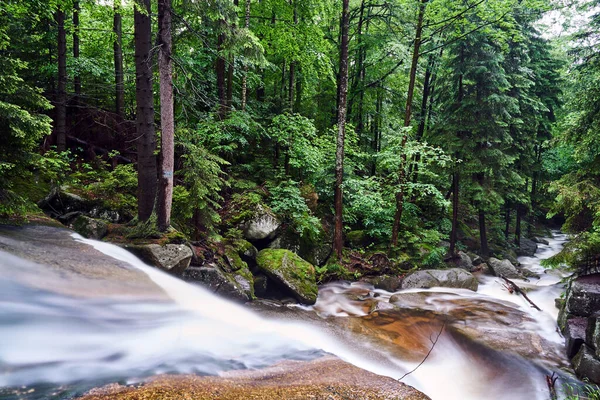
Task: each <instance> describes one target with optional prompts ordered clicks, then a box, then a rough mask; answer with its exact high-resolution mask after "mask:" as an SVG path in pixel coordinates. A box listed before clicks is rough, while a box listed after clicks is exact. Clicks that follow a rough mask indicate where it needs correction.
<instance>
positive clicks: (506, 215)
mask: <svg viewBox="0 0 600 400" xmlns="http://www.w3.org/2000/svg"><path fill="white" fill-rule="evenodd" d="M504 221H505V222H506V226H505V228H504V238H505V239H506V240H508V236H509V234H510V201H508V200H507V201H506V210H505V212H504Z"/></svg>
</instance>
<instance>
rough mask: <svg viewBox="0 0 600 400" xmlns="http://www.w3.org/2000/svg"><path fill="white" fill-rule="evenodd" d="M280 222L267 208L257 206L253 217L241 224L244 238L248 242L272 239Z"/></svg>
mask: <svg viewBox="0 0 600 400" xmlns="http://www.w3.org/2000/svg"><path fill="white" fill-rule="evenodd" d="M280 226H281V221H279V219H278V218H277V217H276V216H275V215H274V214H273V213H272V212H271V211H270V210H268V209H267V208H265V207H263V206H259V207H258V209H257V211H256V214H255V216H254V217H253V218H252V219H251V220H249V221H246V222H245V223H244V224H242V229H243V232H244V237H245V238H246V239H247V240H249V241H257V240H265V239H273V238H275V236H276V234H277V230H278V229H279V227H280Z"/></svg>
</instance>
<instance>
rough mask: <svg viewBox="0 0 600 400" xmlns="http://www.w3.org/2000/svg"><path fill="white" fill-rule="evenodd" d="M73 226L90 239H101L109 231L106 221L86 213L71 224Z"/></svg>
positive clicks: (76, 230)
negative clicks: (88, 215)
mask: <svg viewBox="0 0 600 400" xmlns="http://www.w3.org/2000/svg"><path fill="white" fill-rule="evenodd" d="M71 228H73V230H75V232H77V233H79V234H80V235H81V236H83V237H86V238H88V239H96V240H100V239H102V238H103V237H104V236H106V234H107V233H108V225H107V224H106V222H104V221H101V220H99V219H94V218H90V217H87V216H85V215H79V216H78V217H77V218H76V219H75V220H74V221H73V223H72V224H71Z"/></svg>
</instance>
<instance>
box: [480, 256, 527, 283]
mask: <svg viewBox="0 0 600 400" xmlns="http://www.w3.org/2000/svg"><path fill="white" fill-rule="evenodd" d="M488 265H489V267H490V268H491V269H492V271H493V272H494V274H495V275H496V276H503V277H505V278H508V279H514V278H523V274H521V273H520V272H519V271H518V270H517V268H516V267H515V266H514V265H513V264H512V263H511V262H510V261H509V260H498V259H497V258H494V257H491V258H490V259H489V260H488Z"/></svg>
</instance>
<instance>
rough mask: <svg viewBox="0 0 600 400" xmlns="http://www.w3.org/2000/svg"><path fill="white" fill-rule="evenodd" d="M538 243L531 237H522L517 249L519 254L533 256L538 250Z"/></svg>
mask: <svg viewBox="0 0 600 400" xmlns="http://www.w3.org/2000/svg"><path fill="white" fill-rule="evenodd" d="M537 248H538V246H537V243H536V242H534V241H533V240H531V239H527V238H521V241H520V242H519V248H518V249H517V255H518V256H526V257H533V256H534V255H535V252H536V251H537Z"/></svg>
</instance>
